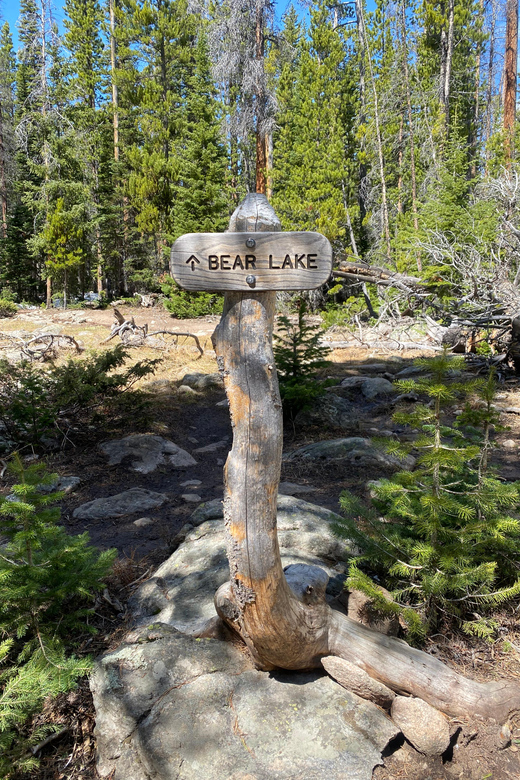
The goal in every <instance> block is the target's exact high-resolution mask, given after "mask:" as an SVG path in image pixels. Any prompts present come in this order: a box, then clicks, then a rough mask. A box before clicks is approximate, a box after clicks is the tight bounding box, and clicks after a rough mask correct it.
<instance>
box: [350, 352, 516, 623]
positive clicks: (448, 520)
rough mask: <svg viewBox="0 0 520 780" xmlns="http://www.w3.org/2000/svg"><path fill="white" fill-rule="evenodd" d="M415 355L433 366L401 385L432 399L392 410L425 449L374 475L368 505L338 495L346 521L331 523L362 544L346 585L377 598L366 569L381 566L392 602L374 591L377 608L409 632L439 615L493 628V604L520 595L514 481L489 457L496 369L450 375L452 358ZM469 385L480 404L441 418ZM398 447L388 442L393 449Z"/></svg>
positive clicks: (495, 416) (495, 421) (375, 571)
mask: <svg viewBox="0 0 520 780" xmlns="http://www.w3.org/2000/svg"><path fill="white" fill-rule="evenodd" d="M416 362H417V363H419V364H420V365H422V366H424V367H425V368H427V369H428V371H429V375H428V376H425V377H424V378H420V379H416V380H407V381H402V382H399V383H397V385H398V387H399V390H400V391H401V392H416V393H420V394H422V395H426V397H427V398H429V399H430V403H429V404H427V405H426V404H417V405H416V406H415V407H414V409H413V411H412V412H410V413H404V412H401V413H398V414H396V415H395V416H394V419H395V420H396V421H398V422H400V423H405V424H408V425H411V426H412V427H413V428H416V429H419V430H420V432H421V435H420V437H419V438H418V440H417V441H416V442H415V445H414V446H415V447H416V449H418V450H419V452H420V453H421V454H420V456H419V459H418V462H417V468H416V470H415V471H414V472H408V471H403V472H400V473H398V474H396V475H394V476H393V477H392V478H391V479H382V480H379V481H378V482H376V483H374V484H373V485H372V486H371V492H372V496H373V498H372V503H371V506H369V507H368V508H367V507H366V506H365V505H364V504H363V503H362V502H361V501H360V500H359V499H358V498H357V497H355V496H353V495H351V494H350V493H347V492H345V493H343V494H342V496H341V505H342V508H343V511H344V513H345V521H344V523H342V524H340V525H339V526H338V528H337V530H338V532H339V533H341V534H342V535H344V536H347V537H348V538H350V539H352V540H353V541H354V542H355V543H356V545H357V546H358V547H359V549H360V550H361V552H362V557H361V558H359V559H358V560H357V561H354V562H353V563H352V564H351V566H350V572H349V578H348V580H347V584H348V586H349V587H351V588H357V589H360V590H362V591H364V592H365V593H366V594H367V595H368V596H369V597H370V598H374V597H376V586H375V584H374V581H373V579H372V578H371V577H370V576H369V574H372V575H374V574H375V575H377V576H378V578H379V579H380V580H382V581H383V583H384V584H385V585H386V586H387V587H389V588H390V589H391V592H392V597H393V598H394V599H395V601H396V603H394V604H391V603H389V602H385V600H384V599H383V598H381V596H380V595H379V596H377V602H376V603H375V604H374V606H375V608H376V609H378V610H379V611H380V612H382V613H385V612H387V613H388V612H396V611H397V612H400V613H401V614H402V617H403V618H404V620H405V621H406V622H407V624H408V627H409V629H410V634H411V636H412V638H413V637H415V638H421V637H422V636H424V634H425V633H427V632H428V631H435V630H437V629H438V627H439V624H440V623H441V622H442V621H443V620H454V621H456V623H457V624H458V625H460V626H461V627H462V629H463V630H464V631H465V632H466V633H468V634H475V635H478V636H481V637H490V636H491V635H492V634H493V632H494V629H495V628H496V624H495V622H494V620H493V609H494V608H495V607H496V606H497V605H499V604H502V603H504V602H507V601H509V600H512V599H513V598H515V597H517V596H518V594H520V577H519V568H520V521H519V519H518V516H516V515H515V514H514V513H515V512H517V511H518V508H519V505H520V496H519V490H520V484H519V483H505V482H503V481H501V480H500V479H498V478H497V477H496V476H495V475H494V474H493V472H492V470H491V469H490V468H489V465H488V459H489V452H490V449H491V447H492V442H491V438H490V432H491V430H492V428H493V427H494V428H495V429H496V427H497V425H498V414H497V413H496V412H495V410H494V408H493V405H492V401H493V395H494V390H495V388H494V378H493V376H490V378H489V379H488V380H486V381H479V382H477V381H471V382H466V383H464V382H458V381H457V382H450V381H449V373H450V369H451V368H453V367H454V366H455V362H454V360H452V359H448V356H447V355H446V354H441V355H439V356H437V357H435V358H431V359H428V360H422V361H416ZM475 392H478V394H479V395H480V399H481V403H480V405H478V406H476V407H475V406H471V405H470V404H469V403H466V406H465V409H464V411H463V414H462V415H460V416H459V417H458V419H457V423H456V425H455V426H450V425H449V424H447V422H446V419H445V416H446V414H445V413H446V411H447V407H448V406H449V405H450V404H451V403H452V402H453V401H454V400H455V399H457V398H460V396H461V395H462V396H466V397H468V396H469V394H470V393H475ZM402 449H403V448H402V447H401V445H399V444H398V443H394V445H392V450H393V451H394V452H396V453H399V452H400V451H402ZM511 513H512V514H511Z"/></svg>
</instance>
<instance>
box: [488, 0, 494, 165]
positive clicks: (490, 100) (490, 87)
mask: <svg viewBox="0 0 520 780" xmlns="http://www.w3.org/2000/svg"><path fill="white" fill-rule="evenodd" d="M495 33H496V2H495V0H491V29H490V31H489V60H488V68H487V82H488V83H487V93H486V169H485V173H486V175H487V173H488V165H489V155H490V148H489V139H490V138H491V127H492V114H493V110H492V109H493V79H494V73H495V68H494V65H495Z"/></svg>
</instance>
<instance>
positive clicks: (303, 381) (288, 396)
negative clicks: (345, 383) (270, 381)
mask: <svg viewBox="0 0 520 780" xmlns="http://www.w3.org/2000/svg"><path fill="white" fill-rule="evenodd" d="M306 313H307V305H306V303H305V300H304V299H303V298H301V299H300V300H299V302H298V311H297V315H298V319H297V320H296V322H294V323H293V322H291V321H290V320H289V318H288V317H285V316H280V317H278V320H277V329H278V333H277V334H275V336H274V339H275V344H274V357H275V360H276V368H277V371H278V380H279V383H280V395H281V397H282V402H283V406H284V412H285V413H286V414H287V415H288V416H289V417H290V418H292V417H294V415H295V414H296V413H297V412H299V411H300V410H301V409H304V408H306V407H308V406H309V405H310V404H311V403H312V401H314V399H315V398H317V397H318V396H320V395H321V394H322V393H323V389H324V388H323V385H322V384H320V383H319V382H318V381H317V375H318V374H319V372H320V371H321V370H323V369H324V368H326V366H327V365H328V364H329V361H327V359H326V357H327V355H328V353H329V351H330V350H329V349H328V348H327V347H324V346H322V345H321V344H320V338H321V332H320V329H319V328H318V327H315V326H313V325H309V324H308V323H307V322H306V321H305V315H306Z"/></svg>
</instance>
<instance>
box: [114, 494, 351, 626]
mask: <svg viewBox="0 0 520 780" xmlns="http://www.w3.org/2000/svg"><path fill="white" fill-rule="evenodd" d="M205 518H212V519H205ZM340 519H341V518H340V517H339V516H338V515H336V514H335V513H334V512H330V511H329V510H327V509H323V508H322V507H319V506H315V505H314V504H310V503H308V502H307V501H303V500H302V499H298V498H293V497H292V496H278V514H277V520H278V542H279V545H280V553H281V556H282V564H283V566H284V567H285V566H288V565H290V564H297V563H304V564H307V565H309V566H313V565H314V566H315V565H318V566H321V567H322V568H324V569H325V570H326V572H327V574H328V575H329V577H331V579H332V580H333V583H332V585H334V583H336V582H337V588H338V590H341V587H342V584H343V581H344V579H345V575H344V572H345V564H344V563H343V561H344V560H345V559H346V557H347V555H348V552H349V549H348V547H347V546H346V544H345V542H344V541H343V540H340V539H338V538H337V537H336V536H335V535H334V533H333V532H332V528H331V527H332V525H333V523H335V522H337V521H338V520H340ZM190 523H191V524H192V525H194V526H196V527H195V528H194V529H193V530H192V531H190V532H189V533H188V534H187V535H186V537H185V540H184V543H183V544H182V545H181V547H179V548H178V549H177V550H176V551H175V552H174V553H173V554H172V555H171V556H170V557H169V558H168V560H167V561H165V562H164V563H163V564H162V565H161V566H160V567H159V568H158V569H157V571H156V572H155V575H154V576H153V577H152V578H150V579H149V580H147V582H145V583H144V584H143V585H141V587H140V588H139V589H138V590H137V591H136V593H135V594H134V595H133V597H132V599H131V600H130V605H129V606H130V609H131V610H132V612H133V614H134V619H135V620H136V621H137V622H138V623H143V622H144V621H149V620H150V619H151V618H153V619H154V620H159V621H160V622H161V623H168V624H170V625H172V626H174V627H175V628H177V629H178V630H180V631H184V632H185V633H194V632H197V631H200V630H202V627H203V626H204V625H205V624H206V623H207V622H208V621H209V620H211V619H213V618H214V617H215V607H214V604H213V597H214V595H215V592H216V591H217V589H218V588H219V587H220V586H221V585H222V584H223V583H224V582H227V580H228V579H229V565H228V560H227V556H226V537H225V528H224V520H223V507H222V501H221V500H220V499H215V500H214V501H208V502H207V503H205V504H202V505H201V506H200V507H198V508H197V509H196V510H195V512H193V514H192V516H191V518H190Z"/></svg>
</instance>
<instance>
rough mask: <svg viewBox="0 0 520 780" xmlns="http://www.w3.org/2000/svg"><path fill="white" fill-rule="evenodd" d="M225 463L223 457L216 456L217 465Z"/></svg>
mask: <svg viewBox="0 0 520 780" xmlns="http://www.w3.org/2000/svg"><path fill="white" fill-rule="evenodd" d="M224 463H225V460H224V458H217V466H223V465H224Z"/></svg>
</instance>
